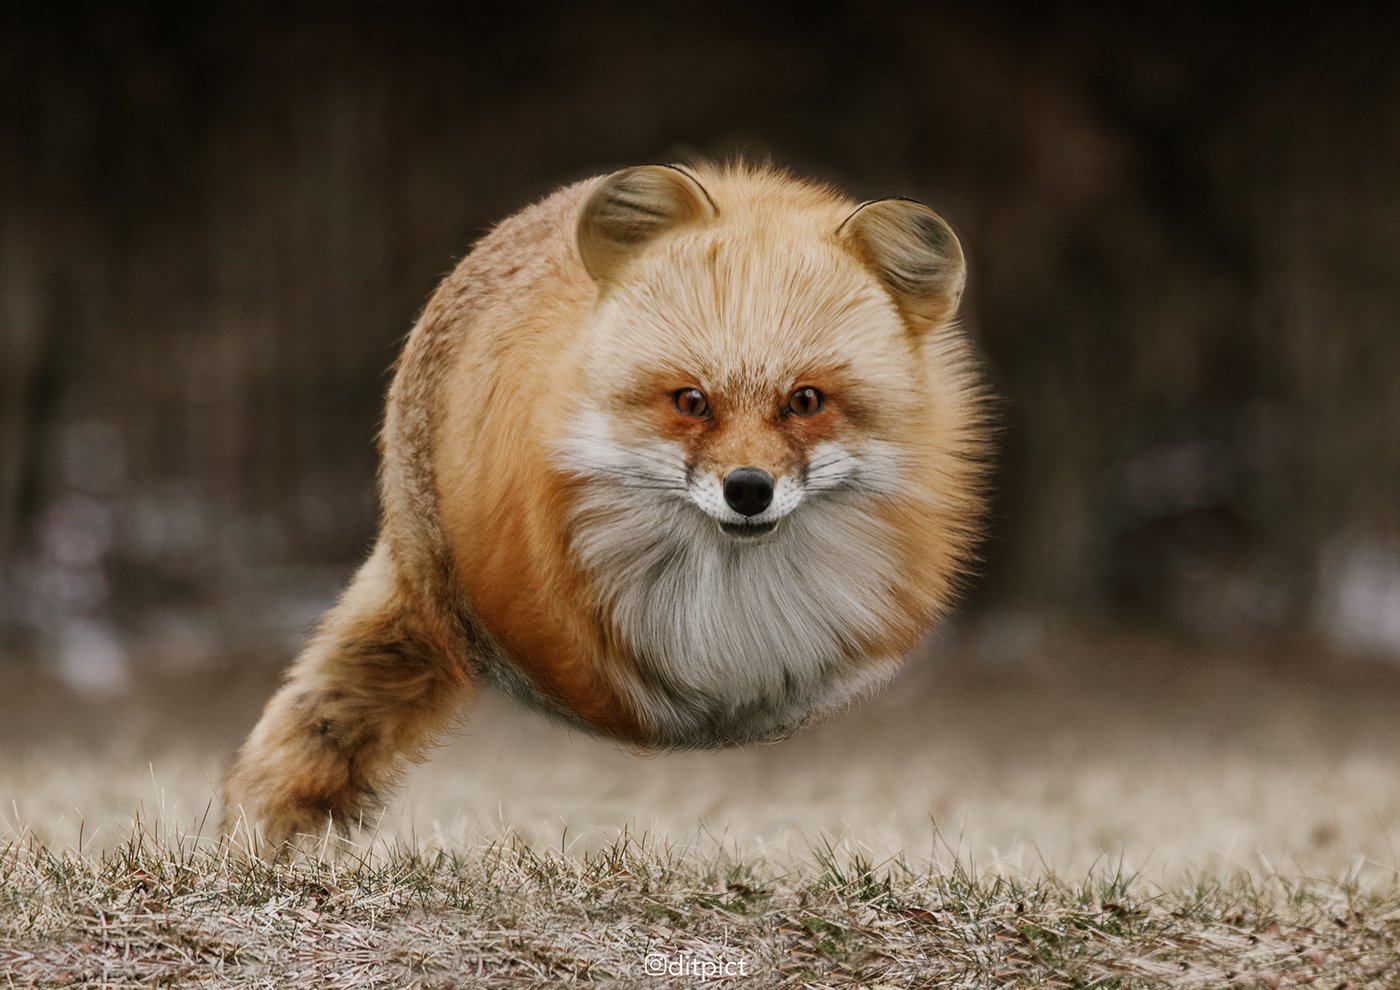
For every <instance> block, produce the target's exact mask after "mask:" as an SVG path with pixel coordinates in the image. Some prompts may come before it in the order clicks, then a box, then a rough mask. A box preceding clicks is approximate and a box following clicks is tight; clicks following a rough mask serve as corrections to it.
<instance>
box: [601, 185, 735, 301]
mask: <svg viewBox="0 0 1400 990" xmlns="http://www.w3.org/2000/svg"><path fill="white" fill-rule="evenodd" d="M717 212H718V211H717V210H716V209H715V203H714V200H712V199H710V194H709V193H708V192H706V191H705V187H704V186H702V185H700V183H699V181H698V180H697V179H696V178H695V177H694V176H693V175H691V174H690V172H688V171H687V170H685V169H683V168H680V167H679V166H676V165H639V166H637V167H636V168H625V169H623V170H622V171H621V172H614V173H613V174H612V175H609V176H608V177H607V178H605V179H603V181H602V182H601V183H600V184H599V185H598V188H597V189H595V190H594V191H593V194H592V195H591V196H589V197H588V200H587V202H585V203H584V204H583V209H582V210H581V211H580V212H579V218H578V233H577V238H578V252H579V256H580V257H581V258H582V259H583V267H584V268H586V269H587V270H588V274H589V275H592V276H593V280H594V281H595V282H599V283H603V284H605V283H607V282H611V281H614V280H615V279H616V278H617V276H618V275H619V274H620V273H621V272H622V270H623V268H625V267H626V266H627V263H628V262H629V261H631V260H632V259H633V258H634V257H635V256H636V255H637V254H639V253H640V252H641V251H642V250H643V249H644V248H645V247H646V246H647V245H648V244H650V243H651V242H652V241H653V240H655V239H656V238H658V237H660V236H661V235H662V234H664V233H666V232H667V231H670V230H674V229H676V228H677V227H681V226H683V225H685V224H688V223H695V222H698V221H701V220H706V219H709V218H711V217H713V216H715V215H716V214H717Z"/></svg>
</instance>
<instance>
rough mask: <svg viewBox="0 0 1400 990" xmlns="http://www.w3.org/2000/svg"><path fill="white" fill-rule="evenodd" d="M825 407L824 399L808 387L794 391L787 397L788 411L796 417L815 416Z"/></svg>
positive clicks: (819, 393)
mask: <svg viewBox="0 0 1400 990" xmlns="http://www.w3.org/2000/svg"><path fill="white" fill-rule="evenodd" d="M824 405H826V397H825V396H823V395H822V394H821V392H820V391H818V390H817V389H814V388H812V387H811V386H810V385H809V386H807V387H805V388H799V389H795V390H794V391H793V393H792V395H791V396H789V397H788V409H789V410H790V411H791V412H792V413H793V414H794V415H797V416H815V415H816V414H817V413H819V412H821V411H822V406H824Z"/></svg>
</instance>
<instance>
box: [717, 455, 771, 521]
mask: <svg viewBox="0 0 1400 990" xmlns="http://www.w3.org/2000/svg"><path fill="white" fill-rule="evenodd" d="M724 500H725V501H726V502H728V503H729V507H730V508H731V509H733V510H734V511H735V512H737V513H739V514H740V515H744V516H756V515H758V514H759V513H760V512H762V511H763V510H764V509H766V508H768V506H770V505H772V504H773V476H772V475H771V474H769V473H768V472H767V471H765V470H763V468H756V467H741V468H735V469H734V470H733V471H730V472H729V473H728V474H727V475H725V477H724Z"/></svg>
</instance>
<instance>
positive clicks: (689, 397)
mask: <svg viewBox="0 0 1400 990" xmlns="http://www.w3.org/2000/svg"><path fill="white" fill-rule="evenodd" d="M671 404H672V405H674V406H675V407H676V412H678V413H680V414H681V415H682V416H691V417H695V418H699V417H702V416H708V415H709V414H710V400H709V399H707V398H705V393H704V392H702V391H700V390H699V389H698V388H683V389H681V390H680V391H678V392H676V393H675V394H674V395H672V396H671Z"/></svg>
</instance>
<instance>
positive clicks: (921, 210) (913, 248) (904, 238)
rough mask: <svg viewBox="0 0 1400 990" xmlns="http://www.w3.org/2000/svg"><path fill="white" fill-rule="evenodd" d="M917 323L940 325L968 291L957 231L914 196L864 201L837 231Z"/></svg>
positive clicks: (952, 312)
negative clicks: (954, 231)
mask: <svg viewBox="0 0 1400 990" xmlns="http://www.w3.org/2000/svg"><path fill="white" fill-rule="evenodd" d="M836 235H837V237H839V238H840V239H841V240H842V241H843V242H844V243H845V245H846V247H847V248H848V249H849V250H851V251H852V252H853V253H854V254H855V255H856V257H857V258H859V259H860V260H861V261H862V262H863V263H864V264H865V265H866V267H867V268H869V269H870V270H871V271H872V272H873V273H874V274H875V276H876V277H877V278H879V279H880V281H881V282H883V283H884V284H885V288H887V289H888V290H889V292H890V294H891V295H892V296H893V297H894V299H895V302H897V303H898V304H899V305H900V307H901V308H902V309H903V310H904V311H905V313H906V314H907V315H908V316H909V317H910V318H911V319H912V321H913V322H914V324H915V325H916V326H919V327H921V328H923V329H936V328H937V327H939V326H941V325H942V324H944V323H946V322H947V321H948V320H950V319H951V318H952V316H953V314H954V313H955V312H957V308H958V300H959V299H960V298H961V297H962V291H963V284H964V283H965V282H966V280H967V269H966V265H965V263H964V261H963V252H962V246H961V245H960V244H958V238H957V235H956V234H954V233H953V229H952V228H951V227H949V226H948V224H947V222H946V221H944V219H943V218H942V217H940V216H939V215H938V214H937V213H934V212H933V211H932V210H930V209H929V208H928V207H927V206H925V205H924V204H923V203H919V202H916V201H915V200H912V199H878V200H875V201H873V202H870V203H863V204H862V205H861V206H859V207H858V208H857V209H856V211H855V212H854V213H852V214H851V215H850V216H849V217H847V218H846V220H845V222H844V223H842V224H841V226H840V228H839V229H838V230H837V231H836Z"/></svg>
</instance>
